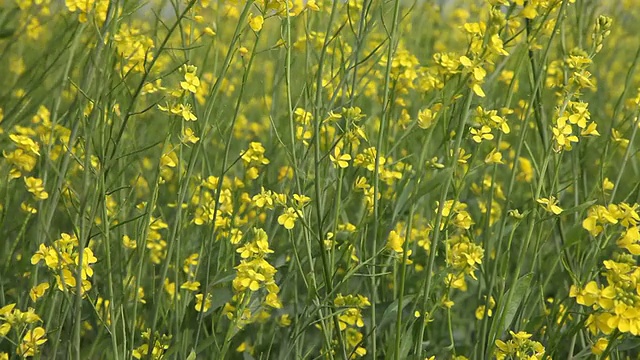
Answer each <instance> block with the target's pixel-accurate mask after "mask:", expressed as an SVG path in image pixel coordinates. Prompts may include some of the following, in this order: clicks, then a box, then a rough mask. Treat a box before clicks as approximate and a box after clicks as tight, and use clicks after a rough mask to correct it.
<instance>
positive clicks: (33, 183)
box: [24, 177, 49, 200]
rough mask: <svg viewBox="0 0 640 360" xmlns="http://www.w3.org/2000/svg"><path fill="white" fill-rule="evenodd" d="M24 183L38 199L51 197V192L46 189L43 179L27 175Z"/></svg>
mask: <svg viewBox="0 0 640 360" xmlns="http://www.w3.org/2000/svg"><path fill="white" fill-rule="evenodd" d="M24 183H25V186H26V187H27V191H29V192H30V193H31V194H33V197H34V198H36V200H45V199H47V198H49V194H48V193H47V192H46V191H45V190H44V185H43V182H42V179H38V178H34V177H27V178H24Z"/></svg>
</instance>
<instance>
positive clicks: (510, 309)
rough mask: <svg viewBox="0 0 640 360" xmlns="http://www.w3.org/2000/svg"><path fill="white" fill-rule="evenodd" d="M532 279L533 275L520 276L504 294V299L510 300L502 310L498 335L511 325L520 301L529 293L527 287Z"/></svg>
mask: <svg viewBox="0 0 640 360" xmlns="http://www.w3.org/2000/svg"><path fill="white" fill-rule="evenodd" d="M532 277H533V274H531V273H529V274H527V275H524V276H522V277H521V278H520V279H518V280H517V281H516V283H515V284H514V285H513V287H512V288H511V289H509V290H507V292H506V293H505V294H504V295H505V298H506V299H509V298H510V299H511V300H510V301H509V303H508V304H506V307H505V308H504V313H503V321H502V324H501V325H502V326H501V329H499V330H500V331H498V334H502V333H503V332H505V331H506V330H507V329H508V328H509V326H510V325H511V322H512V321H513V318H514V317H515V316H516V312H517V311H518V308H519V307H520V303H521V302H522V299H523V298H524V296H525V295H526V294H527V292H528V291H529V285H530V284H531V278H532ZM511 292H513V294H510V293H511Z"/></svg>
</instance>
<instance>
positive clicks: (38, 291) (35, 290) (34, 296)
mask: <svg viewBox="0 0 640 360" xmlns="http://www.w3.org/2000/svg"><path fill="white" fill-rule="evenodd" d="M48 289H49V283H46V282H43V283H40V284H38V285H36V286H34V287H32V288H31V290H30V291H29V297H30V298H31V300H32V301H33V302H36V301H37V300H38V299H39V298H41V297H42V296H44V294H45V292H46V291H47V290H48Z"/></svg>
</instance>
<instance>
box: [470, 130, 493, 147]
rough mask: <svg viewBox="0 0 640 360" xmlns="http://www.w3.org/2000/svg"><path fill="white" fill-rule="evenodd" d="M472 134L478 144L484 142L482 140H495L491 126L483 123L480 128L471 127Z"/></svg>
mask: <svg viewBox="0 0 640 360" xmlns="http://www.w3.org/2000/svg"><path fill="white" fill-rule="evenodd" d="M471 135H472V139H473V141H475V142H477V143H478V144H479V143H481V142H482V140H493V134H492V133H491V128H490V127H488V126H487V125H482V127H481V128H480V129H473V128H472V129H471Z"/></svg>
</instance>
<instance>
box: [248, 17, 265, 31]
mask: <svg viewBox="0 0 640 360" xmlns="http://www.w3.org/2000/svg"><path fill="white" fill-rule="evenodd" d="M262 24H264V17H262V15H258V16H253V14H249V27H251V30H253V31H255V32H258V31H260V30H262Z"/></svg>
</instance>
